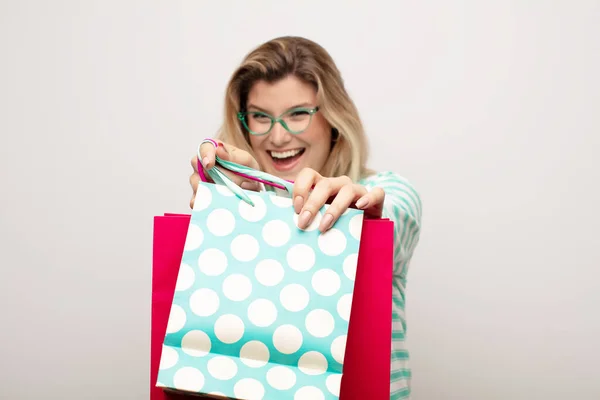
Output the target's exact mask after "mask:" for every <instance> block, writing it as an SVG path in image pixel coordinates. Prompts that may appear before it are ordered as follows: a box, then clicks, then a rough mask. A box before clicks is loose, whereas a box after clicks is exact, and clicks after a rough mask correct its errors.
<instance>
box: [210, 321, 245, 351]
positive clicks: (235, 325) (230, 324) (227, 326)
mask: <svg viewBox="0 0 600 400" xmlns="http://www.w3.org/2000/svg"><path fill="white" fill-rule="evenodd" d="M215 336H217V338H218V339H219V340H220V341H221V342H223V343H225V344H232V343H235V342H237V341H238V340H240V339H241V338H242V336H244V322H243V321H242V320H241V318H240V317H238V316H235V315H232V314H225V315H223V316H221V317H219V319H217V322H215Z"/></svg>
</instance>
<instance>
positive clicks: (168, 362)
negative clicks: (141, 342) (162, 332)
mask: <svg viewBox="0 0 600 400" xmlns="http://www.w3.org/2000/svg"><path fill="white" fill-rule="evenodd" d="M177 361H179V354H178V353H177V350H175V349H174V348H172V347H167V346H163V347H162V353H161V355H160V365H159V367H158V369H161V370H162V369H169V368H171V367H174V366H175V364H177Z"/></svg>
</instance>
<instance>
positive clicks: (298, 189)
mask: <svg viewBox="0 0 600 400" xmlns="http://www.w3.org/2000/svg"><path fill="white" fill-rule="evenodd" d="M321 178H322V177H321V175H320V174H319V173H318V172H317V171H315V170H314V169H310V168H304V169H302V170H301V171H300V173H298V176H297V177H296V181H295V182H294V188H293V191H292V199H294V211H295V212H296V214H300V211H301V210H302V207H303V206H304V202H305V201H306V199H307V198H308V194H309V192H310V189H311V188H312V187H313V186H314V185H315V184H316V183H317V182H318V181H319V180H321Z"/></svg>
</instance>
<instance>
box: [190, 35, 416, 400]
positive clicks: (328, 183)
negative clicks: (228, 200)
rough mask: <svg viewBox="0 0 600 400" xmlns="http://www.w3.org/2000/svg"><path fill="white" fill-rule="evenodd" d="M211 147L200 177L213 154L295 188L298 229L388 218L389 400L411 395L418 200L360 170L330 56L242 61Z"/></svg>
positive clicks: (353, 119)
mask: <svg viewBox="0 0 600 400" xmlns="http://www.w3.org/2000/svg"><path fill="white" fill-rule="evenodd" d="M217 142H218V143H219V146H218V147H217V148H216V149H215V147H214V146H213V145H212V144H203V145H202V147H201V149H200V156H201V158H202V160H201V162H202V166H203V168H204V169H205V170H209V169H210V168H212V167H213V166H214V164H215V154H217V155H218V156H219V157H221V158H222V159H225V160H230V161H232V162H235V163H239V164H243V165H247V166H249V167H252V168H255V169H261V170H263V171H265V172H267V173H270V174H272V175H276V176H279V177H281V178H283V179H288V180H292V181H295V183H294V191H293V193H292V199H293V204H294V209H295V212H296V213H297V214H298V215H299V218H298V226H299V227H300V228H305V227H307V226H309V225H310V223H311V222H312V220H313V218H314V216H315V213H316V212H317V211H318V210H319V209H320V208H321V207H322V206H323V205H324V204H325V203H329V202H330V203H331V206H330V207H329V208H328V209H327V213H326V214H325V215H324V216H323V218H322V219H321V221H320V224H319V229H320V230H321V231H326V230H328V229H330V228H331V227H332V226H333V225H334V224H335V221H336V220H337V219H338V217H339V216H340V215H341V214H342V213H343V212H344V211H345V210H346V209H347V208H348V207H356V208H359V209H362V210H364V212H365V215H366V216H368V217H373V218H379V217H385V218H390V219H392V220H393V221H394V223H395V256H394V284H393V286H394V287H393V316H392V320H393V323H392V324H393V327H392V329H393V332H392V357H391V381H390V388H391V391H390V393H391V396H390V398H391V399H407V398H409V397H410V379H411V371H410V368H409V364H408V351H407V349H406V346H405V332H406V321H405V313H404V304H405V285H406V274H407V272H408V266H409V263H410V260H411V257H412V254H413V251H414V249H415V247H416V245H417V242H418V240H419V233H420V221H421V202H420V199H419V196H418V194H417V192H416V191H415V189H414V188H413V187H412V186H411V185H410V183H408V182H407V180H405V179H404V178H402V177H400V176H399V175H397V174H394V173H391V172H381V173H375V172H373V171H371V170H369V169H368V168H367V167H366V162H367V140H366V137H365V134H364V130H363V125H362V123H361V120H360V118H359V115H358V111H357V109H356V107H355V105H354V103H353V102H352V100H351V99H350V97H349V96H348V93H347V92H346V90H345V88H344V84H343V81H342V78H341V76H340V72H339V71H338V69H337V67H336V65H335V63H334V62H333V60H332V58H331V57H330V56H329V54H328V53H327V52H326V51H325V50H324V49H323V48H322V47H320V46H319V45H318V44H316V43H314V42H312V41H309V40H307V39H304V38H299V37H281V38H277V39H274V40H271V41H269V42H267V43H264V44H262V45H261V46H260V47H258V48H256V49H255V50H254V51H252V52H251V53H250V54H248V55H247V57H246V59H245V60H244V61H243V63H242V65H241V66H240V67H239V68H238V69H237V70H236V71H235V72H234V74H233V76H232V78H231V80H230V82H229V85H228V87H227V95H226V99H225V121H224V123H223V126H222V128H221V129H220V132H219V134H218V136H217ZM197 165H198V159H197V157H194V158H193V159H192V166H193V168H194V173H193V174H192V176H191V177H190V183H191V185H192V188H193V191H194V196H195V194H196V188H197V186H198V181H199V179H200V178H199V174H198V170H197ZM228 176H229V177H230V178H231V179H232V180H233V181H234V182H236V183H237V184H239V185H240V186H242V187H243V188H245V189H251V190H260V189H261V187H260V186H259V185H258V183H256V182H253V181H244V180H243V179H242V178H240V177H239V176H238V175H234V174H228ZM313 186H314V188H313ZM311 188H312V190H311ZM193 198H194V197H192V199H193ZM191 206H192V207H193V200H192V203H191Z"/></svg>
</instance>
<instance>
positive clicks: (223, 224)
mask: <svg viewBox="0 0 600 400" xmlns="http://www.w3.org/2000/svg"><path fill="white" fill-rule="evenodd" d="M206 227H207V228H208V230H209V231H210V232H211V233H212V234H213V235H215V236H227V235H229V234H230V233H231V232H233V230H234V229H235V217H234V216H233V213H232V212H231V211H229V210H226V209H224V208H218V209H216V210H214V211H212V212H211V213H210V214H208V217H207V218H206Z"/></svg>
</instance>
